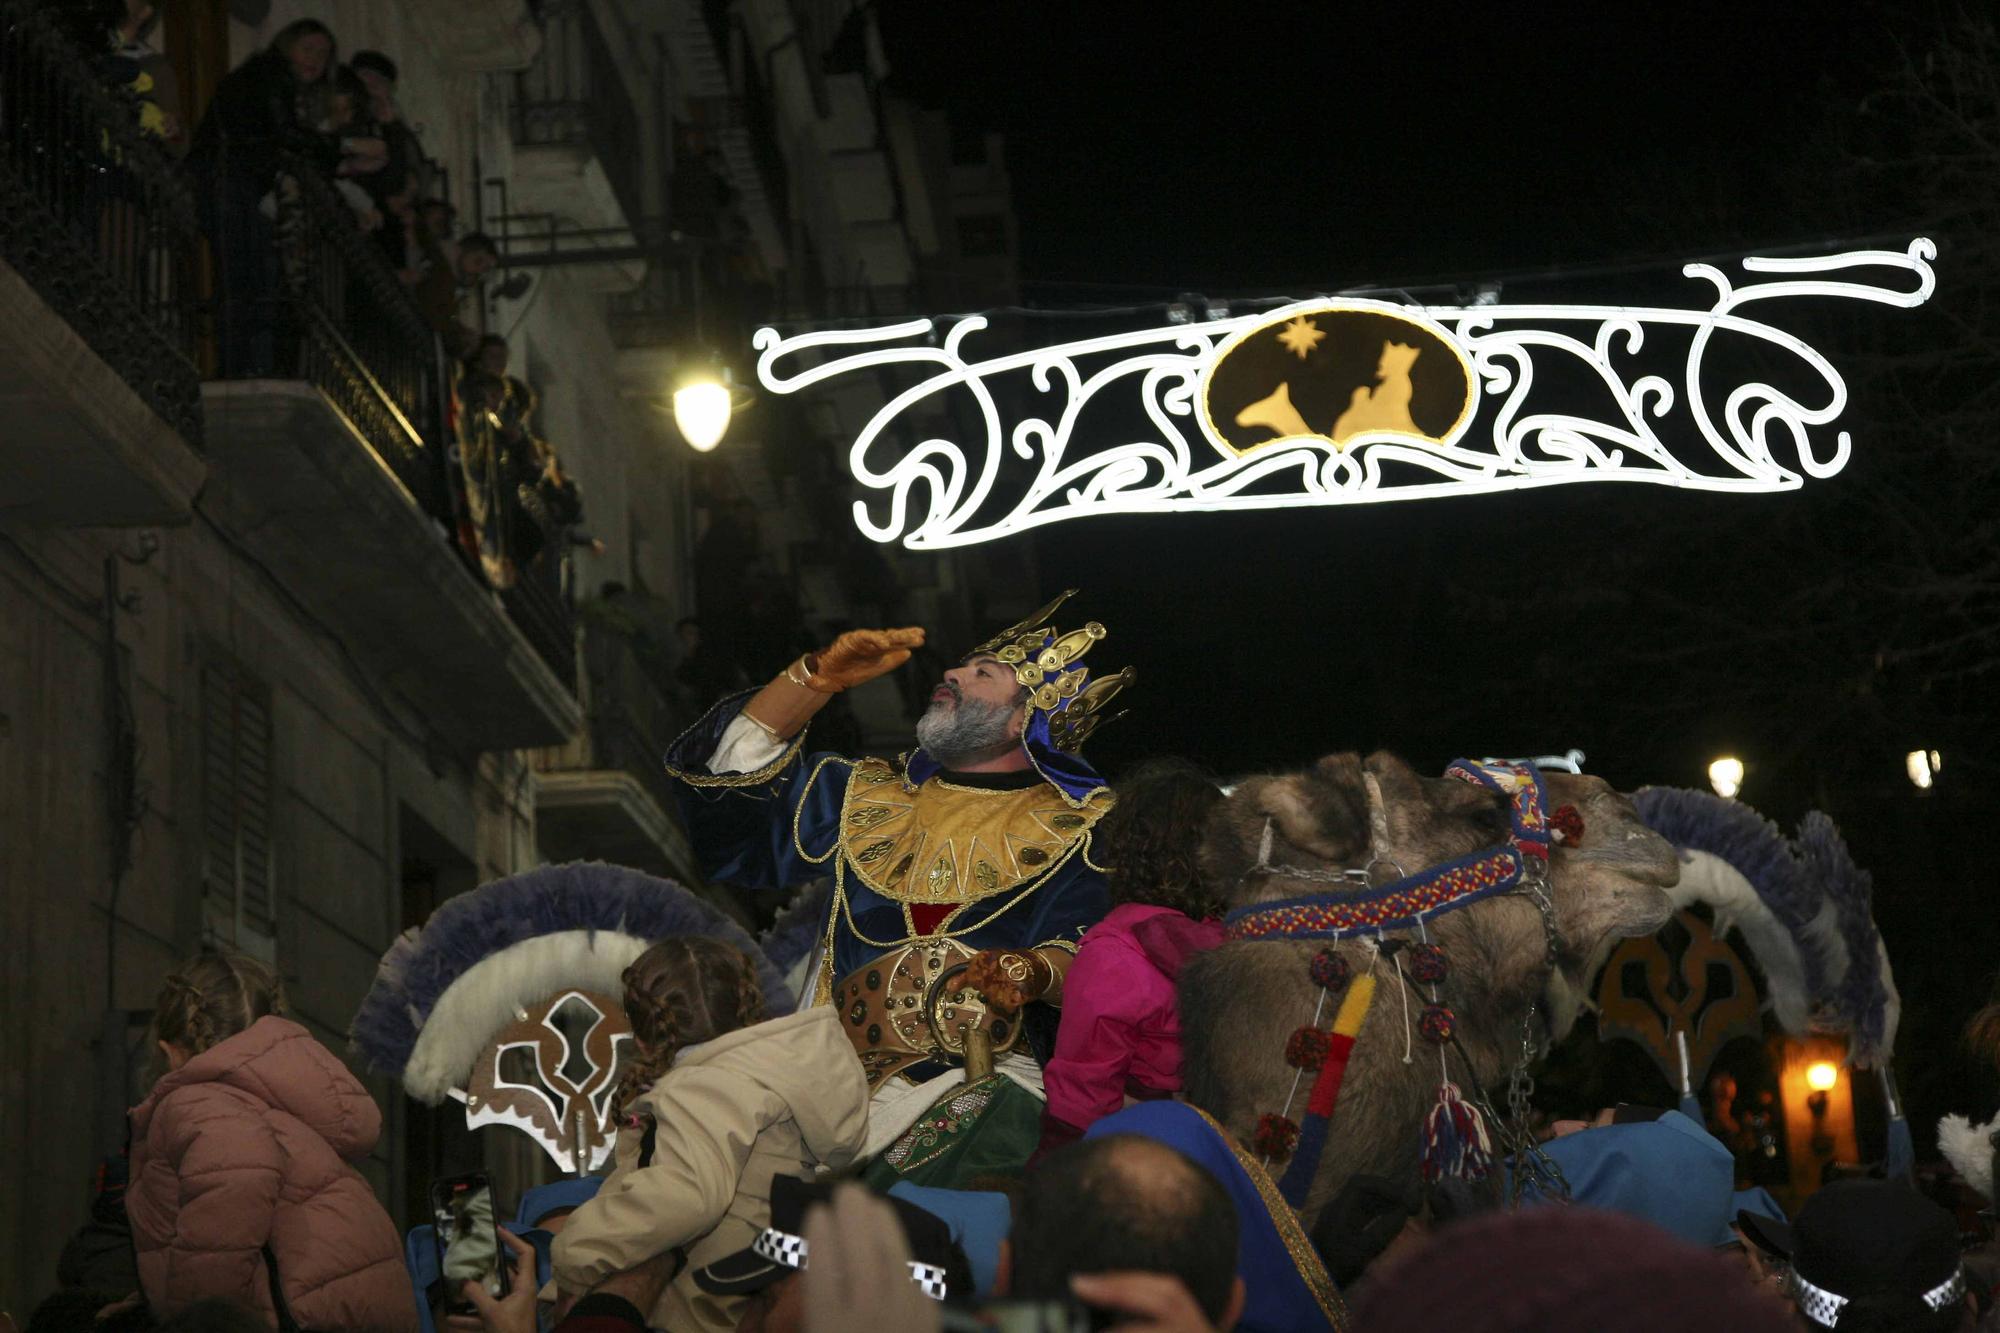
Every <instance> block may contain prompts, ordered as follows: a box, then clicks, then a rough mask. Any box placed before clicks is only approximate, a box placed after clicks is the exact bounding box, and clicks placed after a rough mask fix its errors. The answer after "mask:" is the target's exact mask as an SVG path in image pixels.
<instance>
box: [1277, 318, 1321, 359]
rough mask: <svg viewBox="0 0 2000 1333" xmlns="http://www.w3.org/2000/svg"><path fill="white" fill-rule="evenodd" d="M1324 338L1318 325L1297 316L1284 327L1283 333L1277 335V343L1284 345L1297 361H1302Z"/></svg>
mask: <svg viewBox="0 0 2000 1333" xmlns="http://www.w3.org/2000/svg"><path fill="white" fill-rule="evenodd" d="M1325 337H1326V334H1325V333H1324V332H1322V331H1321V329H1320V327H1319V325H1317V324H1315V323H1313V322H1312V321H1311V320H1309V319H1307V318H1306V317H1305V316H1304V315H1298V316H1295V317H1294V318H1293V319H1292V322H1291V323H1289V324H1287V325H1285V327H1284V331H1283V332H1281V333H1279V334H1278V341H1279V342H1280V343H1282V344H1284V347H1285V350H1286V351H1288V352H1293V353H1296V354H1297V355H1298V358H1299V360H1301V361H1303V360H1305V359H1306V357H1307V356H1309V355H1311V353H1312V351H1313V349H1314V348H1316V347H1318V346H1319V345H1320V342H1321V340H1322V339H1324V338H1325Z"/></svg>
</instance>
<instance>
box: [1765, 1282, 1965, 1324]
mask: <svg viewBox="0 0 2000 1333" xmlns="http://www.w3.org/2000/svg"><path fill="white" fill-rule="evenodd" d="M1792 1298H1793V1300H1795V1301H1796V1302H1798V1307H1799V1313H1800V1314H1803V1315H1804V1316H1805V1317H1806V1318H1808V1319H1810V1320H1812V1322H1813V1323H1815V1324H1818V1325H1819V1326H1820V1327H1821V1328H1839V1327H1840V1312H1841V1309H1842V1308H1843V1307H1844V1306H1846V1304H1847V1297H1845V1296H1842V1295H1839V1294H1837V1293H1835V1292H1831V1291H1828V1290H1827V1289H1826V1288H1825V1287H1821V1286H1815V1285H1814V1284H1813V1283H1812V1281H1811V1280H1810V1279H1807V1278H1803V1277H1800V1276H1799V1272H1798V1270H1797V1269H1796V1268H1795V1269H1793V1270H1792ZM1964 1299H1965V1270H1964V1269H1962V1268H1961V1269H1959V1270H1958V1271H1957V1272H1955V1273H1953V1274H1952V1275H1951V1276H1950V1277H1948V1278H1946V1279H1945V1280H1944V1281H1942V1282H1940V1283H1938V1284H1937V1285H1936V1286H1935V1287H1932V1288H1931V1289H1930V1290H1929V1291H1927V1292H1925V1293H1924V1296H1923V1301H1924V1306H1925V1308H1926V1309H1929V1310H1930V1311H1931V1312H1932V1313H1936V1312H1937V1311H1939V1310H1942V1309H1944V1308H1945V1307H1946V1306H1947V1305H1950V1304H1952V1303H1953V1302H1954V1301H1962V1300H1964Z"/></svg>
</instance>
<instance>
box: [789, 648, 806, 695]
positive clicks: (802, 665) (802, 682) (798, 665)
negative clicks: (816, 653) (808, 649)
mask: <svg viewBox="0 0 2000 1333" xmlns="http://www.w3.org/2000/svg"><path fill="white" fill-rule="evenodd" d="M807 656H808V654H805V653H800V654H799V660H798V661H796V662H791V663H787V664H786V666H785V679H786V680H789V681H790V682H792V684H794V685H796V686H798V687H799V688H800V689H802V690H810V689H812V672H811V671H810V670H808V669H807V667H806V657H807Z"/></svg>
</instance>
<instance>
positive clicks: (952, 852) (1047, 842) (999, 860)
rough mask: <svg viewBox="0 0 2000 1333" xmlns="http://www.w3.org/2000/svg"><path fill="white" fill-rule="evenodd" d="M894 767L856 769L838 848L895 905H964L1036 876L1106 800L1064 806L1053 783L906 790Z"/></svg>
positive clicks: (1061, 856) (1075, 839)
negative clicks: (997, 788) (1007, 787)
mask: <svg viewBox="0 0 2000 1333" xmlns="http://www.w3.org/2000/svg"><path fill="white" fill-rule="evenodd" d="M899 776H900V774H899V772H898V768H897V766H896V765H893V764H891V763H890V762H889V761H887V760H882V759H864V760H861V761H860V762H858V763H857V764H855V765H854V768H853V771H852V774H851V776H850V777H849V780H848V785H847V793H846V800H845V801H844V802H843V807H844V808H843V810H842V812H841V825H840V827H841V834H840V847H841V850H842V851H843V853H844V859H845V860H846V861H847V862H848V865H849V869H850V870H851V872H852V873H853V874H854V876H855V877H856V878H857V879H859V880H860V881H861V882H862V883H864V884H866V885H867V886H868V887H869V888H871V889H873V890H875V892H877V893H879V894H881V895H883V896H884V897H886V898H889V899H892V900H894V901H896V902H900V903H939V904H946V905H962V904H964V903H968V902H976V901H978V900H979V899H981V898H986V897H990V896H992V895H994V894H998V893H1006V892H1008V891H1010V890H1012V889H1014V888H1017V887H1019V886H1021V885H1024V884H1027V883H1029V882H1030V881H1034V880H1038V879H1039V878H1041V877H1042V876H1044V875H1046V874H1048V873H1049V871H1050V870H1051V869H1053V867H1054V866H1055V865H1056V864H1058V863H1060V862H1061V861H1063V860H1065V859H1067V857H1068V856H1069V854H1070V853H1071V852H1072V851H1074V850H1075V849H1076V847H1078V846H1079V845H1080V844H1081V843H1083V842H1084V841H1085V840H1086V839H1087V838H1088V837H1089V833H1090V829H1091V827H1092V826H1093V825H1094V824H1095V823H1096V822H1097V819H1098V817H1099V816H1100V815H1102V814H1103V813H1104V811H1105V810H1107V809H1109V808H1110V802H1109V801H1108V800H1107V801H1091V802H1088V803H1087V804H1085V805H1083V806H1082V807H1081V808H1078V809H1071V808H1070V806H1069V805H1068V804H1067V798H1066V797H1064V795H1063V793H1062V792H1061V791H1060V790H1058V789H1053V788H1051V787H1048V786H1045V785H1037V786H1033V787H1028V788H1025V789H1016V790H1012V791H994V790H991V789H990V788H984V787H965V786H959V785H956V784H953V783H948V782H944V781H942V780H940V779H938V778H932V779H931V780H930V781H928V782H926V783H924V785H923V786H922V787H921V788H918V789H915V790H912V789H911V788H910V787H909V786H908V785H907V783H906V782H899V781H896V779H897V778H898V777H899Z"/></svg>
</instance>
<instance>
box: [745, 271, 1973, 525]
mask: <svg viewBox="0 0 2000 1333" xmlns="http://www.w3.org/2000/svg"><path fill="white" fill-rule="evenodd" d="M1936 255H1937V248H1936V246H1935V245H1933V244H1932V243H1931V242H1930V241H1929V240H1927V239H1917V240H1913V241H1911V242H1910V244H1909V247H1908V248H1907V249H1906V250H1902V251H1895V250H1863V251H1855V252H1851V253H1847V254H1840V255H1831V256H1821V257H1815V258H1793V259H1767V258H1750V259H1745V260H1743V261H1742V268H1743V270H1744V272H1745V273H1746V274H1749V275H1753V276H1754V277H1755V278H1756V279H1758V280H1755V281H1748V282H1744V283H1742V284H1741V285H1738V284H1737V283H1736V282H1734V281H1732V279H1731V277H1730V276H1729V275H1727V274H1725V273H1724V272H1723V271H1722V270H1721V269H1719V268H1717V267H1715V266H1713V265H1710V264H1700V263H1696V264H1689V265H1687V266H1686V267H1685V268H1684V269H1683V270H1682V271H1683V273H1684V274H1685V275H1686V276H1687V277H1689V278H1693V279H1696V280H1698V281H1702V282H1706V283H1708V284H1710V285H1711V286H1712V287H1713V289H1714V293H1713V298H1712V300H1711V301H1710V303H1709V304H1708V305H1707V306H1706V307H1705V308H1688V309H1682V308H1676V307H1628V306H1609V305H1548V304H1532V305H1531V304H1523V305H1499V304H1496V305H1475V306H1462V307H1461V306H1430V307H1422V306H1414V305H1395V304H1392V303H1389V302H1384V301H1373V300H1359V299H1347V298H1329V299H1323V300H1313V301H1304V302H1300V303H1297V304H1294V305H1288V306H1285V307H1283V308H1280V309H1276V310H1270V311H1265V312H1261V313H1258V314H1253V315H1239V316H1236V317H1233V318H1229V319H1219V320H1213V321H1210V322H1207V323H1199V324H1164V325H1161V326H1158V327H1154V328H1146V329H1138V330H1134V331H1131V332H1127V333H1118V334H1113V335H1109V336H1105V337H1096V338H1084V339H1079V340H1077V341H1073V342H1068V343H1063V344H1059V345H1056V346H1051V347H1042V348H1034V349H1031V350H1028V351H1022V352H1010V353H1007V354H1004V355H996V356H992V357H986V358H984V359H978V358H975V357H974V355H973V354H972V352H971V350H970V346H969V345H970V344H971V342H972V341H973V340H974V335H976V334H978V333H980V332H981V331H982V330H984V329H986V327H987V323H988V321H987V320H986V318H985V317H984V316H980V315H970V316H964V317H961V318H958V319H956V320H953V321H951V322H949V324H948V325H946V326H944V327H942V328H940V327H939V321H935V320H930V319H917V320H908V321H905V322H902V323H898V324H891V325H885V326H883V327H880V328H869V329H842V330H828V331H818V332H809V333H799V334H793V335H791V336H786V335H783V334H781V333H779V332H778V331H777V330H775V329H768V328H767V329H760V330H759V331H758V333H757V335H756V337H755V339H754V346H755V347H756V348H757V349H758V351H759V353H760V356H759V359H758V364H757V374H758V378H759V380H760V381H761V382H762V383H763V385H764V387H765V388H766V389H768V390H771V391H773V392H776V393H796V392H798V391H800V390H802V389H807V388H810V387H812V386H814V385H817V384H820V383H822V382H824V381H827V380H831V379H834V378H836V377H840V376H860V375H862V374H864V373H869V374H874V375H879V374H882V373H883V372H888V373H889V374H890V375H891V376H892V377H895V376H899V375H900V376H902V377H903V378H904V379H907V378H908V377H910V376H912V375H914V376H916V380H915V382H914V383H910V384H909V385H908V387H906V388H900V389H899V390H898V391H896V392H895V393H894V394H893V396H892V397H890V398H889V399H888V401H887V402H885V403H884V404H883V405H882V407H881V408H880V409H879V410H878V411H877V412H876V413H875V415H874V416H873V418H872V419H871V420H870V421H869V422H868V424H867V426H866V427H865V428H864V429H863V430H862V431H861V433H860V434H859V435H858V436H857V437H856V439H855V441H854V444H853V446H852V449H851V450H850V453H849V460H848V461H849V467H850V470H851V471H852V473H853V475H854V478H855V480H857V481H859V482H860V483H861V484H862V485H863V486H864V487H867V488H869V489H871V490H877V491H881V492H884V493H885V494H884V496H882V497H880V498H878V499H875V500H873V501H870V500H861V501H857V502H856V504H855V507H854V514H855V522H856V524H857V525H858V526H859V527H860V528H861V530H862V531H863V532H864V533H866V534H867V535H868V536H869V537H871V538H873V539H875V540H876V541H883V542H888V541H898V540H900V541H901V542H902V543H903V544H904V545H905V546H908V547H911V548H913V549H937V548H943V547H951V546H966V545H971V544H973V543H976V542H982V541H990V540H992V539H994V538H997V537H1004V536H1007V535H1009V534H1011V533H1016V532H1020V531H1023V530H1025V529H1028V528H1033V527H1038V526H1040V525H1042V524H1045V523H1053V522H1057V521H1059V520H1062V519H1070V518H1082V517H1087V516H1091V515H1098V514H1121V513H1159V512H1167V511H1176V510H1227V509H1271V508H1289V507H1296V506H1302V505H1337V504H1358V503H1365V502H1372V501H1381V500H1408V499H1418V498H1421V497H1424V496H1434V495H1438V496H1441V495H1470V494H1479V493H1483V492H1489V491H1502V490H1513V489H1517V488H1520V487H1528V486H1551V485H1558V484H1562V483H1567V482H1580V481H1628V482H1650V483H1653V484H1655V485H1666V486H1683V487H1690V488H1694V489H1699V490H1715V491H1739V492H1762V491H1783V490H1793V489H1796V488H1797V487H1798V486H1800V485H1801V484H1802V482H1803V480H1804V478H1805V477H1814V478H1824V477H1829V476H1832V475H1833V474H1834V473H1836V472H1838V471H1840V469H1841V468H1842V467H1844V466H1845V465H1846V463H1847V460H1848V457H1849V454H1850V452H1851V448H1852V442H1851V440H1850V438H1849V436H1848V434H1847V432H1845V431H1840V432H1838V433H1836V434H1834V435H1833V437H1832V439H1831V440H1830V441H1829V440H1827V439H1826V438H1825V430H1824V428H1826V427H1828V426H1830V425H1831V424H1832V423H1833V422H1834V421H1836V420H1837V419H1838V418H1839V416H1840V414H1841V412H1842V411H1843V410H1844V409H1845V408H1846V406H1847V385H1846V383H1845V381H1843V380H1842V379H1841V377H1840V374H1839V372H1838V371H1836V370H1835V369H1834V367H1833V365H1832V363H1831V362H1830V361H1828V360H1827V359H1826V358H1825V357H1824V356H1822V355H1821V354H1820V353H1819V352H1818V351H1816V350H1815V349H1814V348H1812V347H1811V346H1809V345H1807V344H1806V343H1805V342H1804V341H1803V340H1801V339H1800V338H1798V337H1797V336H1795V335H1793V334H1791V333H1788V332H1786V331H1784V330H1782V329H1780V328H1777V327H1774V326H1773V325H1770V324H1767V323H1764V322H1762V321H1761V320H1758V319H1755V318H1751V317H1750V316H1749V315H1748V314H1746V313H1744V312H1745V311H1746V309H1747V308H1748V307H1751V306H1753V305H1755V304H1757V303H1759V302H1765V301H1771V300H1774V299H1778V298H1786V299H1790V298H1814V297H1817V298H1828V297H1831V298H1839V299H1846V300H1859V301H1873V302H1876V303H1879V304H1882V305H1890V306H1898V307H1904V308H1907V307H1911V306H1916V305H1921V304H1922V303H1923V302H1924V301H1926V300H1928V299H1929V297H1930V295H1931V291H1932V289H1933V287H1934V286H1935V281H1936V279H1935V276H1934V274H1933V272H1932V270H1931V266H1930V261H1931V260H1932V259H1934V258H1935V257H1936ZM1854 269H1874V270H1878V271H1879V270H1890V272H1889V273H1886V274H1880V273H1878V277H1879V281H1867V280H1859V279H1856V278H1851V277H1845V276H1835V275H1839V274H1843V273H1844V272H1845V271H1847V270H1854ZM1718 348H1723V349H1727V351H1728V355H1727V356H1724V357H1720V358H1719V357H1718V356H1716V355H1715V353H1716V352H1717V349H1718ZM1751 350H1754V353H1755V359H1754V364H1755V365H1756V366H1757V369H1756V371H1755V372H1754V373H1755V374H1756V375H1759V376H1762V377H1763V378H1756V379H1753V378H1750V376H1751V374H1752V373H1753V372H1751V371H1749V370H1747V369H1740V368H1739V367H1738V366H1737V365H1736V364H1735V363H1736V362H1739V361H1748V360H1750V358H1746V357H1740V356H1738V355H1736V354H1737V353H1740V352H1744V351H1751ZM1661 352H1664V353H1665V356H1664V357H1662V356H1660V355H1659V354H1660V353H1661ZM1649 358H1650V359H1649ZM1718 360H1728V361H1730V362H1731V363H1732V364H1731V365H1730V366H1729V367H1728V368H1727V369H1724V368H1720V367H1718V365H1717V364H1716V362H1717V361H1718ZM1662 361H1664V363H1665V364H1664V366H1662V365H1661V364H1659V363H1660V362H1662ZM1133 391H1136V402H1135V401H1133V400H1132V399H1131V398H1126V397H1123V395H1126V394H1130V393H1132V392H1133ZM954 398H956V399H958V400H959V401H956V402H954V401H952V400H953V399H954ZM1558 400H1559V401H1558ZM1580 400H1587V401H1590V402H1593V403H1595V405H1596V406H1595V407H1594V409H1593V410H1592V411H1591V412H1590V414H1589V415H1577V414H1576V411H1577V409H1578V407H1579V406H1580ZM1003 405H1004V406H1003ZM1017 405H1018V406H1017ZM1121 407H1122V408H1123V409H1124V410H1123V411H1122V412H1121V411H1120V410H1119V409H1120V408H1121ZM1134 409H1137V410H1136V411H1135V410H1134ZM1010 410H1012V411H1014V412H1016V413H1017V414H1018V419H1015V420H1012V421H1010V420H1009V419H1008V416H1009V411H1010ZM954 412H956V413H958V415H957V416H954V415H952V414H953V413H954ZM1100 417H1101V418H1105V419H1104V420H1099V418H1100ZM960 420H964V421H971V422H972V423H973V424H972V425H971V427H970V428H969V429H970V432H971V434H972V436H973V438H972V439H971V440H969V441H965V442H963V443H961V442H960V441H959V440H955V439H951V438H946V437H944V436H943V435H941V434H939V433H937V432H939V431H941V430H943V429H946V423H950V422H953V421H960ZM1140 422H1142V423H1143V424H1142V425H1138V426H1136V427H1135V423H1140ZM1665 435H1671V437H1672V438H1673V440H1674V442H1675V443H1674V445H1673V446H1672V447H1670V446H1669V443H1668V439H1667V438H1665Z"/></svg>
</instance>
